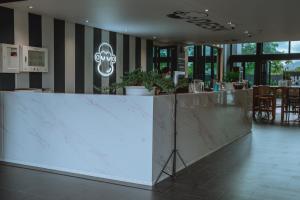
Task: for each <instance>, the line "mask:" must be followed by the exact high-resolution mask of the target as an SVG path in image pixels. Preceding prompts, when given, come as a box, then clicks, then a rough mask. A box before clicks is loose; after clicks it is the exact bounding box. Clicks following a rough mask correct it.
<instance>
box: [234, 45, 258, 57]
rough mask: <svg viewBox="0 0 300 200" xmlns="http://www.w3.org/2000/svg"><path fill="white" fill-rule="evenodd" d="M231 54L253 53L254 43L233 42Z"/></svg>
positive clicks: (254, 49)
mask: <svg viewBox="0 0 300 200" xmlns="http://www.w3.org/2000/svg"><path fill="white" fill-rule="evenodd" d="M232 54H233V55H255V54H256V43H243V44H233V45H232Z"/></svg>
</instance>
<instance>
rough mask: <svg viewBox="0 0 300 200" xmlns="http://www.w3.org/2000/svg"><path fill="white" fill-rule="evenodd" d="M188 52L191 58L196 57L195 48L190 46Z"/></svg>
mask: <svg viewBox="0 0 300 200" xmlns="http://www.w3.org/2000/svg"><path fill="white" fill-rule="evenodd" d="M187 50H188V56H189V57H193V56H194V55H195V46H188V47H187Z"/></svg>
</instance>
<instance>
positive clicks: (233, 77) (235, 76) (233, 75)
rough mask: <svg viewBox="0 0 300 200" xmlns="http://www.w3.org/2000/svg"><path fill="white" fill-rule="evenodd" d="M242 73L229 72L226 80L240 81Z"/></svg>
mask: <svg viewBox="0 0 300 200" xmlns="http://www.w3.org/2000/svg"><path fill="white" fill-rule="evenodd" d="M239 78H240V74H239V72H228V73H227V74H226V76H225V81H226V82H237V81H239Z"/></svg>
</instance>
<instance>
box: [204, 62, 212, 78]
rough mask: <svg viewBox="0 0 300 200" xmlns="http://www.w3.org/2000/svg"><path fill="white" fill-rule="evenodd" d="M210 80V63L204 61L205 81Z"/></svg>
mask: <svg viewBox="0 0 300 200" xmlns="http://www.w3.org/2000/svg"><path fill="white" fill-rule="evenodd" d="M210 80H211V63H205V81H208V82H210Z"/></svg>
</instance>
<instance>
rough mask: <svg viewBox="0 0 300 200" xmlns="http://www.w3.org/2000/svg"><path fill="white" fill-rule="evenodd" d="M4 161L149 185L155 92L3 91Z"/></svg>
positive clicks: (150, 178)
mask: <svg viewBox="0 0 300 200" xmlns="http://www.w3.org/2000/svg"><path fill="white" fill-rule="evenodd" d="M2 105H4V110H3V112H2V113H3V116H4V124H5V126H4V133H3V135H4V146H3V149H4V153H3V155H2V159H3V160H4V161H9V162H14V163H18V164H25V165H31V166H37V167H43V168H48V169H54V170H60V171H67V172H74V173H79V174H84V175H91V176H96V177H101V178H108V179H115V180H119V181H126V182H134V183H138V184H144V185H151V180H152V166H151V165H152V119H153V97H139V98H133V97H126V96H104V95H101V96H100V95H76V94H40V93H22V92H17V93H12V92H11V93H10V92H5V93H3V102H2Z"/></svg>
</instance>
